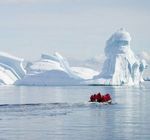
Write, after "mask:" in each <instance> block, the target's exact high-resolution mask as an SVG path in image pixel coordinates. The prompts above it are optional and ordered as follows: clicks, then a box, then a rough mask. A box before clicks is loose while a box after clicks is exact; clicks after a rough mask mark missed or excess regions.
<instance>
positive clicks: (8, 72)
mask: <svg viewBox="0 0 150 140" xmlns="http://www.w3.org/2000/svg"><path fill="white" fill-rule="evenodd" d="M23 61H24V60H23V59H21V58H17V57H14V56H11V55H9V54H7V53H2V52H0V85H11V84H14V83H15V81H17V80H19V79H22V77H23V76H24V75H25V74H26V71H25V69H24V68H23Z"/></svg>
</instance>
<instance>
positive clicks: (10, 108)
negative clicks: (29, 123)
mask: <svg viewBox="0 0 150 140" xmlns="http://www.w3.org/2000/svg"><path fill="white" fill-rule="evenodd" d="M103 105H109V104H101V103H96V102H95V103H91V102H85V103H84V102H81V103H57V102H56V103H32V104H0V119H6V118H5V117H6V116H8V117H7V118H11V119H13V118H14V119H15V118H16V119H18V117H19V118H24V117H27V118H30V117H50V116H51V117H52V116H60V115H67V114H69V113H72V112H74V111H83V110H84V109H91V108H92V109H94V108H100V107H102V106H103ZM111 105H113V104H111Z"/></svg>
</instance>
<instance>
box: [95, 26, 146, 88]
mask: <svg viewBox="0 0 150 140" xmlns="http://www.w3.org/2000/svg"><path fill="white" fill-rule="evenodd" d="M130 41H131V36H130V34H129V33H128V32H127V31H126V30H125V29H123V28H121V29H119V30H118V31H116V32H115V33H114V34H113V35H112V36H111V37H110V38H109V40H108V41H107V42H106V47H105V55H106V60H105V62H104V65H103V68H102V72H101V73H100V74H99V75H98V76H95V77H94V80H93V81H92V82H94V83H96V84H102V85H137V84H139V83H141V82H142V81H143V78H142V75H143V71H144V69H145V68H146V62H145V61H144V60H139V59H138V58H137V57H136V56H135V54H134V53H133V51H132V50H131V47H130Z"/></svg>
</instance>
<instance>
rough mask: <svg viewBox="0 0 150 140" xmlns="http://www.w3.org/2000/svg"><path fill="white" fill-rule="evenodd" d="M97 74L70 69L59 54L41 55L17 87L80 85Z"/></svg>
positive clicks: (76, 68)
mask: <svg viewBox="0 0 150 140" xmlns="http://www.w3.org/2000/svg"><path fill="white" fill-rule="evenodd" d="M97 74H98V72H97V71H94V70H92V69H89V68H84V67H70V66H69V63H68V62H67V60H66V59H65V58H63V57H62V56H61V55H60V54H59V53H55V54H54V55H46V54H43V55H42V56H41V59H40V60H38V61H36V62H34V63H33V64H32V65H30V67H29V68H28V74H27V75H26V76H25V77H24V78H23V79H21V80H18V81H17V82H16V83H15V84H17V85H46V86H47V85H81V84H83V83H84V80H88V79H92V78H93V77H94V76H96V75H97Z"/></svg>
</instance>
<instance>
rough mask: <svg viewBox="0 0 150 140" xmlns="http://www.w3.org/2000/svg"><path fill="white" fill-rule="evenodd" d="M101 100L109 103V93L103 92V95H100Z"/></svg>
mask: <svg viewBox="0 0 150 140" xmlns="http://www.w3.org/2000/svg"><path fill="white" fill-rule="evenodd" d="M101 102H103V103H104V102H108V103H111V97H110V94H109V93H107V94H105V95H102V97H101Z"/></svg>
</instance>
